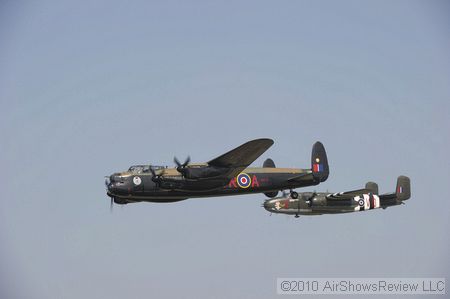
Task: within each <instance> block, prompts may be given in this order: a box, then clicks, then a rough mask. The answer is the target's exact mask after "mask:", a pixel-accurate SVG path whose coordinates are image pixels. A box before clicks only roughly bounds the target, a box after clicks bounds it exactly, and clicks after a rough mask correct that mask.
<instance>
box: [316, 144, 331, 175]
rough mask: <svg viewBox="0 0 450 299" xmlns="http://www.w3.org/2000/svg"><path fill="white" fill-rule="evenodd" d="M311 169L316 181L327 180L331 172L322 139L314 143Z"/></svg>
mask: <svg viewBox="0 0 450 299" xmlns="http://www.w3.org/2000/svg"><path fill="white" fill-rule="evenodd" d="M311 170H312V175H313V177H314V179H315V180H316V181H319V182H325V181H326V180H327V178H328V175H329V174H330V169H329V166H328V159H327V153H326V151H325V147H324V146H323V144H322V143H321V142H320V141H317V142H316V143H314V145H313V148H312V154H311Z"/></svg>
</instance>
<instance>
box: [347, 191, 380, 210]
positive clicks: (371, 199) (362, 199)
mask: <svg viewBox="0 0 450 299" xmlns="http://www.w3.org/2000/svg"><path fill="white" fill-rule="evenodd" d="M353 205H354V206H355V211H365V210H373V209H378V208H380V198H379V197H378V195H375V194H372V193H369V194H361V195H358V196H355V197H353Z"/></svg>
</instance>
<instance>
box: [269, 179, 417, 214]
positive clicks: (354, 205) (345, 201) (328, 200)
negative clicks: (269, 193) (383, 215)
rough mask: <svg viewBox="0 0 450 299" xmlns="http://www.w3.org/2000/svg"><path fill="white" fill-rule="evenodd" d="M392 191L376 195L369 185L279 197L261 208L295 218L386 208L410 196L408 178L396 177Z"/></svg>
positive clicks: (369, 183) (376, 188) (373, 187)
mask: <svg viewBox="0 0 450 299" xmlns="http://www.w3.org/2000/svg"><path fill="white" fill-rule="evenodd" d="M395 190H396V191H395V193H386V194H381V195H378V185H377V184H376V183H374V182H368V183H367V184H366V186H365V188H364V189H359V190H353V191H348V192H340V193H328V192H319V193H316V192H302V193H299V196H298V197H297V198H292V197H291V196H290V195H289V194H284V195H283V196H282V197H277V198H273V199H268V200H266V201H265V202H264V204H263V206H264V208H265V209H266V210H267V211H269V212H271V213H281V214H288V215H295V217H299V215H322V214H338V213H349V212H357V211H367V210H372V209H378V208H382V209H386V208H388V207H392V206H396V205H400V204H403V203H404V201H405V200H407V199H409V198H410V197H411V183H410V179H409V178H408V177H406V176H399V177H398V179H397V187H396V189H395Z"/></svg>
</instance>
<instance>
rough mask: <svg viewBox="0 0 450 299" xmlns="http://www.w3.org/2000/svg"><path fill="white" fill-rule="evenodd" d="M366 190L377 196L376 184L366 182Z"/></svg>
mask: <svg viewBox="0 0 450 299" xmlns="http://www.w3.org/2000/svg"><path fill="white" fill-rule="evenodd" d="M366 189H367V190H370V192H372V193H373V194H375V195H378V184H377V183H375V182H367V184H366Z"/></svg>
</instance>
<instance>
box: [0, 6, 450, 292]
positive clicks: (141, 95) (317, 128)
mask: <svg viewBox="0 0 450 299" xmlns="http://www.w3.org/2000/svg"><path fill="white" fill-rule="evenodd" d="M449 17H450V5H449V2H448V1H189V2H187V1H55V0H44V1H38V2H36V1H2V2H1V4H0V104H1V110H0V128H1V130H0V139H1V143H0V144H1V145H0V166H1V172H2V174H1V183H0V186H1V190H2V196H1V208H0V242H1V243H0V244H1V246H0V297H1V298H110V299H112V298H156V297H158V298H174V297H175V298H229V297H235V298H273V297H276V289H275V279H276V278H277V277H359V276H361V277H447V280H448V279H449V273H450V272H449V269H450V267H449V266H450V258H449V251H450V237H449V226H450V225H449V224H450V221H449V212H450V200H449V198H448V192H449V191H448V188H449V182H450V171H449V166H450V164H449V160H448V159H449V152H450V138H449V137H450V134H449V132H450V84H449V83H450V59H449V58H450V55H449V53H450V38H449V37H450V18H449ZM258 137H270V138H273V139H274V140H275V145H274V146H273V147H272V148H271V149H270V150H269V151H268V152H266V153H265V154H264V155H263V156H262V157H261V158H260V159H258V160H257V161H256V162H255V165H261V164H262V161H263V160H264V159H265V158H267V157H271V158H273V159H274V160H275V163H276V164H277V165H279V166H285V167H309V158H310V151H311V146H312V144H313V143H314V142H315V141H317V140H320V141H322V142H323V143H324V145H325V147H326V149H327V151H328V156H329V161H330V167H331V174H330V177H329V179H328V181H327V182H325V183H323V184H321V185H320V186H317V187H316V188H315V189H316V190H318V191H326V190H330V191H333V192H337V191H345V190H349V189H354V188H360V187H361V186H363V185H364V184H365V183H366V182H367V181H368V180H373V181H376V182H378V183H379V186H380V191H381V192H390V191H393V190H394V186H395V180H396V178H397V176H398V175H400V174H404V175H408V176H410V177H411V181H412V198H411V200H409V201H408V202H407V204H406V205H404V206H401V207H394V208H391V209H387V210H375V211H370V212H365V213H354V214H349V215H335V216H334V215H333V216H316V217H302V218H300V219H294V218H293V217H287V216H283V215H272V216H269V214H268V213H267V212H266V211H265V210H264V209H263V208H261V203H262V202H263V200H264V196H263V195H248V196H237V197H224V198H208V199H191V200H187V201H184V202H179V203H175V204H150V203H140V204H131V205H127V206H124V207H123V208H121V207H119V206H116V208H115V210H114V213H113V214H111V213H110V212H109V198H108V197H107V196H106V194H105V189H104V184H103V176H104V175H109V174H111V173H112V172H114V171H118V170H124V169H126V168H128V166H129V165H131V164H137V163H154V164H167V165H172V159H173V156H174V155H176V156H178V157H180V159H183V157H185V156H186V155H187V154H190V155H191V157H192V159H193V160H194V161H198V162H202V161H207V160H208V159H211V158H213V157H215V156H217V155H219V154H221V153H223V152H225V151H227V150H229V149H231V148H233V147H235V146H238V145H239V144H241V143H243V142H245V141H247V140H250V139H254V138H258ZM303 190H305V191H308V190H313V188H305V189H303Z"/></svg>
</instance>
